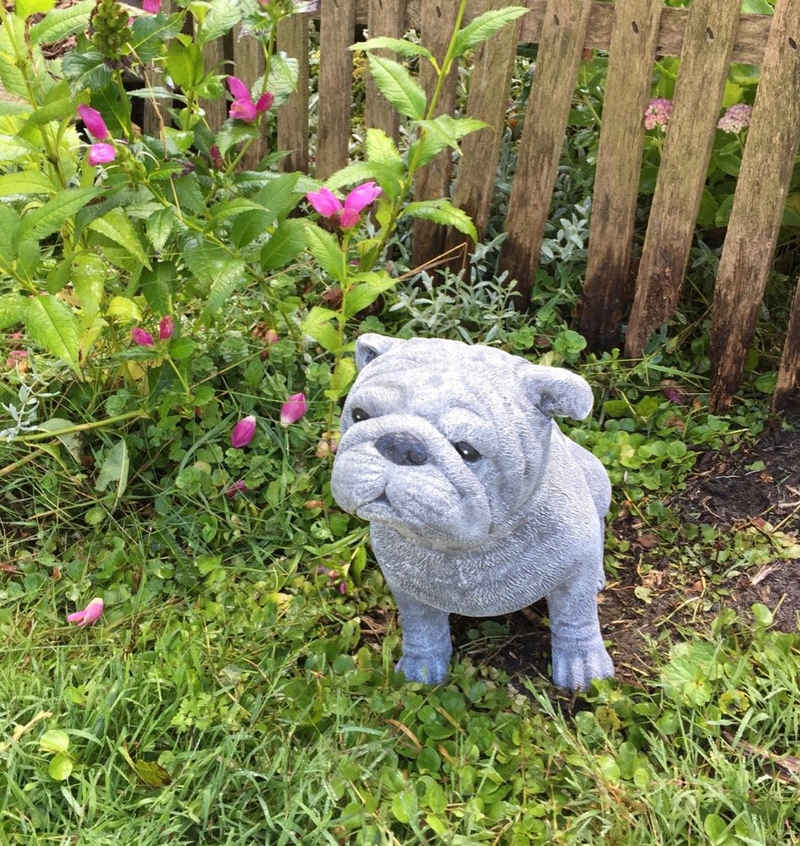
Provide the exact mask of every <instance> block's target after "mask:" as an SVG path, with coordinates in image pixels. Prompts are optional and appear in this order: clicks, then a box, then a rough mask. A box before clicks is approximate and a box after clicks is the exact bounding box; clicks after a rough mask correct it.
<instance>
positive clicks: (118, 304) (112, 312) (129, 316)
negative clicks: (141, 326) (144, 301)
mask: <svg viewBox="0 0 800 846" xmlns="http://www.w3.org/2000/svg"><path fill="white" fill-rule="evenodd" d="M106 314H107V315H108V316H109V317H113V318H114V319H115V320H118V321H119V322H120V323H135V322H137V321H139V320H141V319H142V312H141V311H140V310H139V306H138V305H136V302H135V301H134V300H132V299H131V298H130V297H122V296H119V295H117V296H116V297H112V298H111V302H109V304H108V308H107V309H106Z"/></svg>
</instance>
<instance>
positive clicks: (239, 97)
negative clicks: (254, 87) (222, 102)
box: [228, 76, 275, 123]
mask: <svg viewBox="0 0 800 846" xmlns="http://www.w3.org/2000/svg"><path fill="white" fill-rule="evenodd" d="M228 89H229V90H230V92H231V94H233V103H231V110H230V116H231V117H232V118H235V119H237V120H243V121H246V122H247V123H252V122H253V121H254V120H255V119H256V117H257V116H258V115H259V114H260V113H261V112H266V111H267V109H269V108H270V106H272V103H273V101H274V100H275V98H274V97H273V96H272V94H270V93H269V91H267V92H266V93H264V94H262V95H261V96H260V97H259V98H258V102H257V103H254V102H253V98H252V97H251V96H250V89H249V88H248V87H247V86H246V85H245V84H244V82H242V80H241V79H239V77H238V76H229V77H228Z"/></svg>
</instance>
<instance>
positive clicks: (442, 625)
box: [392, 588, 453, 684]
mask: <svg viewBox="0 0 800 846" xmlns="http://www.w3.org/2000/svg"><path fill="white" fill-rule="evenodd" d="M392 594H393V596H394V599H395V602H396V603H397V608H398V610H399V611H400V625H401V626H402V629H403V656H402V657H401V658H400V660H399V661H398V662H397V666H396V667H395V669H396V670H397V672H398V673H402V674H403V675H404V676H405V677H406V678H407V679H408V680H409V681H418V682H423V683H425V684H439V683H440V682H443V681H444V680H445V679H446V678H447V671H448V668H449V666H450V656H451V655H452V654H453V645H452V643H451V642H450V621H449V614H448V613H447V612H446V611H440V610H439V609H438V608H432V607H431V606H430V605H425V604H424V603H422V602H419V601H418V600H416V599H414V598H413V597H412V596H409V595H408V594H407V593H403V592H402V591H399V590H395V589H394V588H392Z"/></svg>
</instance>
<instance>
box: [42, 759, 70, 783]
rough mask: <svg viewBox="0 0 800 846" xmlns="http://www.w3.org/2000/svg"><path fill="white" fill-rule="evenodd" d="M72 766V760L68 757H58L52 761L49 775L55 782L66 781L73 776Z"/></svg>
mask: <svg viewBox="0 0 800 846" xmlns="http://www.w3.org/2000/svg"><path fill="white" fill-rule="evenodd" d="M72 766H73V764H72V759H71V758H70V757H69V756H68V755H56V756H55V757H54V758H53V760H52V761H50V766H49V767H48V768H47V774H48V775H49V776H50V778H52V779H54V780H55V781H66V780H67V779H68V778H69V777H70V775H71V774H72Z"/></svg>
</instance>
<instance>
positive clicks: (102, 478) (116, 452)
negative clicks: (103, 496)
mask: <svg viewBox="0 0 800 846" xmlns="http://www.w3.org/2000/svg"><path fill="white" fill-rule="evenodd" d="M129 470H130V458H129V457H128V444H127V443H126V441H125V438H120V439H119V440H118V441H117V443H116V444H114V446H113V447H112V448H111V450H110V451H109V452H108V454H107V455H106V457H105V458H104V459H103V463H102V465H101V466H100V473H99V474H98V476H97V481H96V482H95V483H94V489H95V490H96V491H98V492H100V493H103V491H105V489H106V488H107V487H108V486H109V485H110V484H111V482H116V483H117V493H116V496H115V497H114V505H116V504H117V503H118V502H119V500H120V497H121V496H122V494H124V493H125V488H126V487H127V486H128V472H129Z"/></svg>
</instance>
